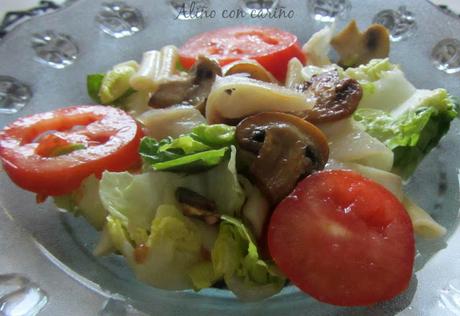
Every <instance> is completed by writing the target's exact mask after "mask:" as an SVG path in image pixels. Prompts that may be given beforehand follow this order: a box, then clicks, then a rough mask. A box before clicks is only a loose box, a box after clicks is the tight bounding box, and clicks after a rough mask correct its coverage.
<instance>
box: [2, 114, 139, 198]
mask: <svg viewBox="0 0 460 316" xmlns="http://www.w3.org/2000/svg"><path fill="white" fill-rule="evenodd" d="M142 136H143V133H142V129H141V128H140V126H139V125H138V123H137V122H136V121H135V120H134V118H132V117H131V116H130V115H128V114H127V113H125V112H124V111H122V110H120V109H116V108H113V107H109V106H102V105H94V106H72V107H67V108H62V109H58V110H55V111H51V112H46V113H40V114H34V115H31V116H28V117H24V118H20V119H18V120H17V121H15V122H13V123H11V124H10V125H8V126H6V127H5V129H4V130H3V131H1V132H0V157H1V160H2V162H3V167H4V169H5V171H6V172H7V174H8V175H9V177H10V178H11V179H12V180H13V182H14V183H16V184H17V185H18V186H20V187H21V188H23V189H26V190H29V191H32V192H35V193H37V194H39V195H41V196H47V195H61V194H66V193H69V192H71V191H73V190H75V189H76V188H78V187H79V185H80V183H81V181H82V180H83V179H85V178H86V177H88V176H89V175H91V174H94V175H96V176H100V175H101V173H102V172H103V171H104V170H109V171H124V170H127V169H130V168H132V167H134V166H137V165H138V164H139V163H140V156H139V153H138V148H139V143H140V139H141V137H142Z"/></svg>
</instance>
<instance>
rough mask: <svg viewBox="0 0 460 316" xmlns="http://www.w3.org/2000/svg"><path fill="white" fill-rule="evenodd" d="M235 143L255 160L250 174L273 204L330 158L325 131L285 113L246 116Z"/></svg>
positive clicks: (239, 126)
mask: <svg viewBox="0 0 460 316" xmlns="http://www.w3.org/2000/svg"><path fill="white" fill-rule="evenodd" d="M236 140H237V144H238V146H239V149H240V150H241V151H243V152H245V154H246V156H252V157H253V159H252V161H251V162H250V164H249V170H248V172H249V174H250V176H252V178H253V180H254V181H255V182H256V184H257V185H258V186H259V188H260V189H261V191H262V192H264V194H265V195H266V196H267V198H268V199H269V200H270V202H271V203H272V204H273V205H274V204H277V203H278V202H280V201H281V200H282V199H283V198H284V197H285V196H287V195H288V194H289V193H290V192H291V191H292V190H293V189H294V187H295V185H296V184H297V182H298V181H299V180H300V179H302V178H303V177H305V176H307V175H308V174H311V173H312V172H314V171H315V170H321V169H323V168H324V165H325V164H326V162H327V160H328V157H329V147H328V143H327V139H326V136H325V135H324V134H323V132H321V130H320V129H318V128H317V127H316V126H315V125H313V124H311V123H309V122H307V121H305V120H303V119H301V118H299V117H297V116H294V115H291V114H286V113H279V112H263V113H259V114H256V115H253V116H250V117H247V118H246V119H244V120H243V121H241V122H240V123H239V124H238V126H237V128H236ZM243 154H244V153H243ZM248 154H249V155H248Z"/></svg>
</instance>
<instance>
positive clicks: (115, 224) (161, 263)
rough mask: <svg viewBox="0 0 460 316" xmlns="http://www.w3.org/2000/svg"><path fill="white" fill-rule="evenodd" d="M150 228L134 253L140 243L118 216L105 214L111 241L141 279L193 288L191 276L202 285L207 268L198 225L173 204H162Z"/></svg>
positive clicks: (174, 287)
mask: <svg viewBox="0 0 460 316" xmlns="http://www.w3.org/2000/svg"><path fill="white" fill-rule="evenodd" d="M149 231H150V233H149V235H148V237H147V239H146V241H145V242H144V243H143V244H142V250H140V252H141V253H142V255H140V256H136V251H138V250H139V246H137V247H136V246H133V245H132V242H131V241H130V238H129V234H128V233H127V231H126V229H125V226H124V225H123V224H122V222H121V221H120V220H118V219H116V218H113V217H112V216H108V232H109V235H110V238H111V239H112V243H113V245H114V246H115V248H116V249H117V250H118V251H119V252H120V253H122V254H123V255H124V256H125V257H126V259H127V261H128V264H129V265H130V266H131V267H132V268H133V270H134V272H135V274H136V276H137V278H139V279H140V280H141V281H143V282H146V283H148V284H151V285H153V286H155V287H158V288H162V289H167V290H182V289H189V288H194V287H195V285H194V282H193V281H192V280H194V281H195V282H196V283H197V284H198V285H204V282H206V281H204V279H205V278H206V275H205V274H206V273H208V272H207V271H205V272H204V271H201V269H202V268H201V266H202V265H205V264H204V263H205V262H206V260H205V259H204V258H203V257H202V242H203V241H202V238H201V233H200V231H199V228H198V226H197V225H195V224H194V223H193V222H192V221H191V220H190V219H189V218H187V217H185V216H184V215H182V213H181V212H180V211H179V210H178V209H177V208H176V207H175V206H173V205H162V206H160V207H159V208H158V210H157V212H156V216H155V218H154V219H153V221H152V222H151V224H150V229H149ZM205 266H206V265H205ZM211 273H212V272H211ZM191 275H192V276H193V278H192V277H191ZM211 284H212V283H211Z"/></svg>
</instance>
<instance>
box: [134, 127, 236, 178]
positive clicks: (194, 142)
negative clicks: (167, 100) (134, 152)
mask: <svg viewBox="0 0 460 316" xmlns="http://www.w3.org/2000/svg"><path fill="white" fill-rule="evenodd" d="M234 143H235V128H234V127H233V126H227V125H224V124H216V125H199V126H197V127H195V128H194V129H193V130H192V132H190V133H188V134H185V135H182V136H179V137H178V138H175V139H173V138H170V137H169V138H165V139H162V140H160V141H157V140H155V139H153V138H149V137H144V138H143V139H142V142H141V145H140V149H139V152H140V154H141V156H142V157H143V159H144V161H145V162H147V163H148V164H149V165H151V166H152V168H153V169H154V170H167V171H185V172H195V171H201V170H205V169H208V168H210V167H213V166H216V165H218V164H219V163H220V162H222V160H223V159H224V158H225V157H226V156H227V153H228V152H229V149H230V146H231V145H232V144H234Z"/></svg>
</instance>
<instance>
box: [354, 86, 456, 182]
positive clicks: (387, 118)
mask: <svg viewBox="0 0 460 316" xmlns="http://www.w3.org/2000/svg"><path fill="white" fill-rule="evenodd" d="M456 116H457V111H456V107H455V105H454V101H453V98H452V97H450V96H449V94H448V93H447V91H446V90H444V89H436V90H433V91H429V90H417V92H416V93H415V94H414V95H413V96H412V97H411V98H409V99H408V100H407V101H406V102H404V103H403V104H401V105H400V106H399V107H398V108H395V109H394V110H393V111H392V112H385V111H382V110H378V109H369V108H363V109H358V111H356V112H355V114H354V119H355V120H357V121H358V122H360V123H361V124H362V125H363V126H364V128H365V130H366V131H367V132H368V133H369V134H370V135H371V136H373V137H375V138H377V139H379V140H380V141H382V142H383V143H384V144H385V145H386V146H387V147H388V148H390V149H391V150H392V151H393V152H394V163H393V171H394V172H396V173H398V174H399V175H401V176H402V177H403V178H407V177H409V176H410V175H411V174H412V173H413V172H414V170H415V169H416V167H417V165H418V164H419V163H420V161H421V160H422V159H423V157H425V156H426V155H427V154H428V153H429V152H430V151H431V150H432V149H433V148H434V147H435V146H436V145H437V144H438V142H439V141H440V139H441V138H442V136H444V135H445V134H446V133H447V131H448V130H449V127H450V122H451V121H452V120H453V119H454V118H455V117H456Z"/></svg>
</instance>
